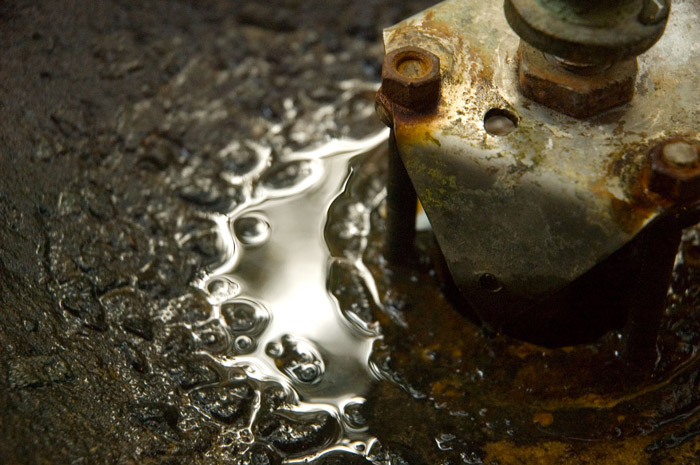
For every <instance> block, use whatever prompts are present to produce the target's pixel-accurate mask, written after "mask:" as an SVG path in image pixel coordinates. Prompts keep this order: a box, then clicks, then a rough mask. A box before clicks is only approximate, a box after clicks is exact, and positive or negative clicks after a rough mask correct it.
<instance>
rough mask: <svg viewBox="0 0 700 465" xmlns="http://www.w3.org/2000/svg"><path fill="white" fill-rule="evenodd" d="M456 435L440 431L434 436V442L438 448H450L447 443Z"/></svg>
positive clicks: (444, 449)
mask: <svg viewBox="0 0 700 465" xmlns="http://www.w3.org/2000/svg"><path fill="white" fill-rule="evenodd" d="M456 437H457V436H455V435H454V434H449V433H442V434H440V435H439V436H438V437H436V438H435V443H436V444H437V446H438V449H440V450H443V451H446V450H452V446H451V445H450V444H449V443H450V442H452V441H454V440H455V438H456Z"/></svg>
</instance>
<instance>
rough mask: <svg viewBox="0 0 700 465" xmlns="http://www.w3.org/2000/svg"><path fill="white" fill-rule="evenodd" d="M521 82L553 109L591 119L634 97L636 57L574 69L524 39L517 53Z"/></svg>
mask: <svg viewBox="0 0 700 465" xmlns="http://www.w3.org/2000/svg"><path fill="white" fill-rule="evenodd" d="M518 55H519V60H520V66H519V81H520V89H521V91H522V93H523V94H524V95H525V96H526V97H528V98H530V99H532V100H534V101H536V102H537V103H540V104H542V105H545V106H547V107H549V108H551V109H553V110H556V111H559V112H561V113H564V114H565V115H569V116H573V117H574V118H589V117H591V116H594V115H597V114H598V113H601V112H603V111H605V110H609V109H611V108H614V107H616V106H618V105H622V104H624V103H627V102H629V101H631V100H632V97H634V86H635V83H636V80H637V59H636V58H631V59H628V60H626V61H622V62H619V63H615V64H613V65H610V66H608V67H604V68H597V67H593V69H595V72H588V70H586V69H585V68H579V69H578V70H577V72H573V71H572V70H571V67H569V66H567V65H566V64H565V62H562V61H559V62H557V61H556V60H554V59H550V58H548V57H547V56H545V54H544V53H542V52H541V51H539V50H537V49H535V48H533V47H532V46H530V45H528V44H527V43H525V42H521V43H520V51H519V53H518Z"/></svg>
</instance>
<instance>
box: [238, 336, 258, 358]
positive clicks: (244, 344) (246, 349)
mask: <svg viewBox="0 0 700 465" xmlns="http://www.w3.org/2000/svg"><path fill="white" fill-rule="evenodd" d="M233 345H234V347H235V348H236V352H237V353H239V354H249V353H251V352H253V350H254V349H255V341H254V340H253V339H252V338H251V337H250V336H246V335H245V334H244V335H242V336H238V337H237V338H236V340H235V341H234V343H233Z"/></svg>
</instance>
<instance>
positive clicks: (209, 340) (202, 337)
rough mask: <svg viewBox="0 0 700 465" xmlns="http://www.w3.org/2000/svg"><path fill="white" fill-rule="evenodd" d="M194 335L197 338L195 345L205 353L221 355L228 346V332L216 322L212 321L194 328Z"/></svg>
mask: <svg viewBox="0 0 700 465" xmlns="http://www.w3.org/2000/svg"><path fill="white" fill-rule="evenodd" d="M194 333H195V335H196V336H197V338H198V344H197V345H198V346H199V347H200V348H202V349H204V350H206V351H207V352H210V353H221V352H224V351H225V350H226V347H227V346H228V341H229V335H228V332H227V331H226V329H225V328H224V327H223V326H222V325H221V324H220V323H219V322H218V321H212V322H209V323H206V324H205V325H203V326H200V327H198V328H195V329H194Z"/></svg>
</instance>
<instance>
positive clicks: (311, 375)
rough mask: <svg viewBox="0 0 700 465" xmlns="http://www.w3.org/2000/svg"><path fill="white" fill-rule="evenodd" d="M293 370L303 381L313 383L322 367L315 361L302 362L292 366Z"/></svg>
mask: <svg viewBox="0 0 700 465" xmlns="http://www.w3.org/2000/svg"><path fill="white" fill-rule="evenodd" d="M291 371H292V373H294V376H295V377H296V378H297V379H298V380H299V381H301V382H302V383H313V382H314V381H316V379H317V378H318V377H319V376H320V367H318V366H317V365H314V364H313V363H302V364H301V365H297V366H295V367H294V368H292V370H291Z"/></svg>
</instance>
